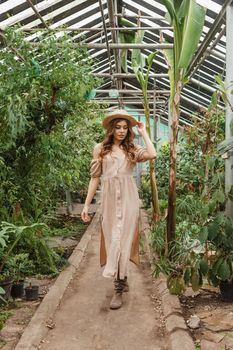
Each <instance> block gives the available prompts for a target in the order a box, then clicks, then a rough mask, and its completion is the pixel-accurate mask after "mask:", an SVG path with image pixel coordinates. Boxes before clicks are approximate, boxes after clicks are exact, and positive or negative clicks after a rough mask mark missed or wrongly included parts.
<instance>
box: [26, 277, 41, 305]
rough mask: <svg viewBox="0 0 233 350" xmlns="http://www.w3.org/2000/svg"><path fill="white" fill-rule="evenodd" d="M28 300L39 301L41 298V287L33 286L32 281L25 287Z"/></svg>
mask: <svg viewBox="0 0 233 350" xmlns="http://www.w3.org/2000/svg"><path fill="white" fill-rule="evenodd" d="M25 296H26V300H37V299H38V298H39V286H38V285H33V284H32V281H31V280H30V281H29V285H28V286H27V287H25Z"/></svg>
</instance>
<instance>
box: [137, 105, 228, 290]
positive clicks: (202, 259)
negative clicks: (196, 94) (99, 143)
mask: <svg viewBox="0 0 233 350" xmlns="http://www.w3.org/2000/svg"><path fill="white" fill-rule="evenodd" d="M201 113H203V116H202V117H203V119H202V120H198V119H197V118H194V119H193V122H194V126H193V127H192V128H187V127H186V128H184V130H183V131H182V133H181V135H180V142H179V147H178V150H177V217H176V218H177V225H176V241H175V242H171V244H170V247H169V254H168V252H166V251H165V246H166V239H165V232H166V222H165V220H164V221H161V222H159V223H157V224H156V225H155V227H154V228H153V230H152V234H151V237H150V240H151V246H152V248H153V249H154V250H155V251H156V255H157V256H158V260H157V261H155V267H154V272H155V274H158V273H159V272H164V273H165V274H167V276H168V286H169V288H170V290H171V292H172V293H182V292H183V290H184V288H186V286H191V287H192V288H193V290H197V289H198V288H200V286H201V285H202V282H203V278H204V277H205V276H206V277H207V278H208V280H209V282H210V283H211V284H213V285H216V286H217V285H218V284H219V281H220V280H224V279H229V278H231V276H232V259H233V255H232V252H233V250H232V241H233V239H232V238H233V236H232V234H233V232H232V222H231V221H229V219H227V218H226V217H225V216H224V213H223V211H224V208H225V201H226V196H225V193H224V162H223V160H222V158H221V157H220V154H219V152H218V149H217V146H218V144H219V143H220V142H221V141H222V139H223V138H224V115H223V112H222V111H220V110H218V109H217V108H216V106H212V108H210V109H209V110H208V111H206V112H201ZM168 165H169V150H168V147H167V146H165V147H162V148H161V149H160V150H159V154H158V157H157V160H156V167H155V168H156V176H157V179H158V181H157V184H158V192H159V197H160V201H162V202H164V201H166V199H167V190H166V189H167V187H168ZM144 181H145V179H144ZM142 186H143V191H142V193H143V196H142V197H143V198H147V196H148V193H147V192H146V187H145V185H144V182H142ZM164 212H166V208H164ZM208 250H209V251H211V252H214V254H211V255H208ZM219 260H220V261H219Z"/></svg>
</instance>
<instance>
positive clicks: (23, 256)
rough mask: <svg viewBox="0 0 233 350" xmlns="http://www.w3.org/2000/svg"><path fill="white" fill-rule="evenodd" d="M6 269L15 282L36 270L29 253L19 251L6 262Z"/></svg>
mask: <svg viewBox="0 0 233 350" xmlns="http://www.w3.org/2000/svg"><path fill="white" fill-rule="evenodd" d="M5 266H6V270H7V271H8V272H9V274H10V276H12V277H13V278H14V281H15V282H18V281H19V280H20V279H23V278H24V277H25V276H27V275H31V274H32V273H33V271H34V270H35V266H34V264H33V262H32V261H31V260H30V259H29V254H28V253H19V254H15V255H13V256H10V257H9V259H8V260H7V262H6V265H5Z"/></svg>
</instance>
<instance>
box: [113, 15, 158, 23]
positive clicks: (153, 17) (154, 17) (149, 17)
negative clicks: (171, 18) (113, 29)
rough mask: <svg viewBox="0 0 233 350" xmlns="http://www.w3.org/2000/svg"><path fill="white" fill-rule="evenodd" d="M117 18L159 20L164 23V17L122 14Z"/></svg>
mask: <svg viewBox="0 0 233 350" xmlns="http://www.w3.org/2000/svg"><path fill="white" fill-rule="evenodd" d="M115 16H117V17H123V18H135V19H138V18H147V19H158V20H160V21H164V17H163V16H141V15H140V16H138V15H126V14H122V13H117V14H116V15H115Z"/></svg>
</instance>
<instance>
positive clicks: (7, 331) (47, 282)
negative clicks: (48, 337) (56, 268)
mask: <svg viewBox="0 0 233 350" xmlns="http://www.w3.org/2000/svg"><path fill="white" fill-rule="evenodd" d="M30 280H31V281H32V282H33V283H34V284H37V285H39V299H38V300H35V301H26V300H24V299H15V301H14V302H12V303H11V304H10V305H9V307H8V308H7V310H8V311H10V312H12V316H11V317H9V318H8V320H7V321H6V323H5V326H4V328H3V329H2V330H1V332H0V349H1V350H14V348H15V346H16V344H17V342H18V340H19V338H20V336H21V334H22V333H23V331H24V329H25V328H26V327H27V325H28V323H29V322H30V320H31V318H32V316H33V315H34V313H35V311H36V309H37V307H38V306H39V305H40V303H41V301H42V300H43V297H44V296H45V294H46V293H47V292H48V290H49V288H50V287H51V286H52V285H53V283H54V281H55V279H54V278H53V279H45V278H44V279H36V278H32V279H30Z"/></svg>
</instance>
